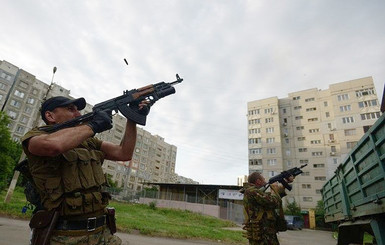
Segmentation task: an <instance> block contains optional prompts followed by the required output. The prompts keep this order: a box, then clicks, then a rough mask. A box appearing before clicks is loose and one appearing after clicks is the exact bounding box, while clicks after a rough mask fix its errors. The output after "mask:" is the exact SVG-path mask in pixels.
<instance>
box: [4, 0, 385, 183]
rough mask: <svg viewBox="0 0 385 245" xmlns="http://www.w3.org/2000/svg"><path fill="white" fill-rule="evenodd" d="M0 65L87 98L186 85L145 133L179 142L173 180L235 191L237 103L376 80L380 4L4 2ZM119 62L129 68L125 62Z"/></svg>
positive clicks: (242, 116) (381, 75)
mask: <svg viewBox="0 0 385 245" xmlns="http://www.w3.org/2000/svg"><path fill="white" fill-rule="evenodd" d="M2 10H3V11H2V19H3V20H7V21H2V22H0V30H2V33H3V35H2V41H1V43H0V59H4V60H7V61H9V62H11V63H13V64H15V65H17V66H19V67H20V68H22V69H24V70H27V71H29V72H31V73H32V74H35V75H36V76H37V78H38V79H40V80H42V81H44V82H46V83H49V82H50V80H51V77H52V67H53V66H57V67H58V71H57V73H56V74H55V81H56V82H57V83H59V84H60V85H62V86H63V87H65V88H68V89H70V90H71V94H72V95H73V96H75V97H79V96H83V97H85V98H86V99H87V101H88V102H90V103H92V104H96V103H98V102H100V101H103V100H106V99H109V98H112V97H115V96H118V95H120V94H122V91H123V90H126V89H133V88H139V87H143V86H145V85H147V84H149V83H157V82H161V81H165V82H170V81H173V80H174V79H175V74H176V73H179V75H180V76H181V77H183V78H184V79H185V80H184V81H183V83H181V84H178V85H176V90H177V93H176V94H175V95H171V96H168V97H166V98H164V99H162V100H160V101H158V102H157V103H156V104H155V105H154V107H153V108H152V109H151V113H150V115H149V117H148V124H147V125H146V127H145V128H144V129H145V130H148V131H149V132H151V133H152V134H158V135H160V136H162V137H164V138H165V141H166V142H167V143H170V144H174V145H176V146H177V147H178V153H177V165H176V170H177V173H178V174H181V175H184V176H186V177H190V178H193V179H195V180H197V181H203V182H204V183H216V184H235V183H236V177H237V176H238V175H243V174H247V171H248V170H247V168H248V160H247V157H248V156H247V119H246V113H247V102H248V101H252V100H258V99H264V98H269V97H274V96H277V97H278V98H284V97H286V96H287V94H288V93H290V92H294V91H299V90H305V89H309V88H320V89H327V88H328V85H329V84H332V83H337V82H343V81H348V80H352V79H356V78H361V77H366V76H373V78H374V81H375V85H376V89H377V92H378V95H379V97H380V98H381V96H382V92H383V91H382V89H383V84H384V79H385V71H384V69H383V67H384V66H385V58H384V57H385V55H384V54H385V48H384V45H383V43H384V42H385V34H384V32H383V29H384V25H385V24H384V23H385V16H384V15H383V12H384V10H385V2H383V1H380V0H375V1H370V2H362V1H354V0H353V1H346V0H345V1H337V2H336V1H331V0H329V1H320V0H315V1H305V0H294V1H290V3H285V2H277V3H275V4H272V3H271V2H270V1H251V0H249V1H243V0H242V1H241V0H235V1H234V0H223V1H222V0H221V1H219V0H213V1H203V0H185V1H176V0H168V1H155V0H143V1H110V2H104V1H81V2H79V1H75V0H69V1H63V0H57V1H35V2H33V3H32V2H30V1H9V2H7V3H4V4H2ZM124 58H126V59H127V61H128V63H129V65H128V66H127V65H126V64H125V63H124V61H123V59H124Z"/></svg>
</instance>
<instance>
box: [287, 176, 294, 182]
mask: <svg viewBox="0 0 385 245" xmlns="http://www.w3.org/2000/svg"><path fill="white" fill-rule="evenodd" d="M294 178H295V177H294V176H293V175H290V177H289V178H286V179H285V180H286V182H287V183H291V182H293V181H294Z"/></svg>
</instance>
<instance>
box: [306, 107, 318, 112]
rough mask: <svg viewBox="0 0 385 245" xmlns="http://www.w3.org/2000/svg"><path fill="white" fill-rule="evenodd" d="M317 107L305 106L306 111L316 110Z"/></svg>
mask: <svg viewBox="0 0 385 245" xmlns="http://www.w3.org/2000/svg"><path fill="white" fill-rule="evenodd" d="M316 110H317V108H316V107H311V108H307V109H306V111H316Z"/></svg>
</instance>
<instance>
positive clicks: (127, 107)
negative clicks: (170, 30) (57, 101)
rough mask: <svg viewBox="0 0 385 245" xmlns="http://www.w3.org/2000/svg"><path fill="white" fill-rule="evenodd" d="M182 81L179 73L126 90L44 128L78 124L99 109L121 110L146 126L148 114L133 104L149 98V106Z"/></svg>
mask: <svg viewBox="0 0 385 245" xmlns="http://www.w3.org/2000/svg"><path fill="white" fill-rule="evenodd" d="M182 81H183V78H180V77H179V75H178V74H176V81H174V82H170V83H165V82H160V83H156V84H150V85H147V86H145V87H143V88H138V89H132V90H130V91H128V90H126V91H124V92H123V95H121V96H118V97H115V98H112V99H110V100H106V101H103V102H101V103H99V104H96V105H95V106H94V107H93V108H92V112H90V113H87V114H84V115H83V116H80V117H77V118H74V119H72V120H69V121H66V122H63V123H60V124H55V125H54V126H53V127H49V128H44V129H42V130H44V131H45V132H48V133H52V132H56V131H58V130H60V129H63V128H69V127H74V126H76V125H78V124H81V123H85V122H88V121H91V120H92V118H93V117H94V115H95V113H96V112H99V111H106V112H108V113H112V111H115V112H118V111H120V112H121V113H122V114H123V116H125V117H126V118H127V119H130V120H132V121H134V122H135V123H137V124H140V125H143V126H144V125H146V116H147V115H146V114H143V113H140V111H138V110H137V109H135V107H134V106H132V105H138V104H139V103H140V102H141V101H143V100H147V101H148V102H149V104H148V105H147V106H148V108H149V107H150V106H152V105H153V104H154V103H155V102H156V101H157V100H159V99H161V98H163V97H166V96H168V95H170V94H174V93H175V92H176V91H175V88H174V87H173V85H175V84H178V83H181V82H182Z"/></svg>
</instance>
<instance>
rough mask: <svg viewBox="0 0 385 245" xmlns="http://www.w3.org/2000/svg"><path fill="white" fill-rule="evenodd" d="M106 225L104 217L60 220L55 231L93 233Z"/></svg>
mask: <svg viewBox="0 0 385 245" xmlns="http://www.w3.org/2000/svg"><path fill="white" fill-rule="evenodd" d="M105 224H106V216H105V215H102V216H98V217H90V218H86V219H80V220H60V219H59V221H58V223H57V225H56V228H55V230H86V231H94V230H95V229H96V228H99V227H101V226H104V225H105Z"/></svg>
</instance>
